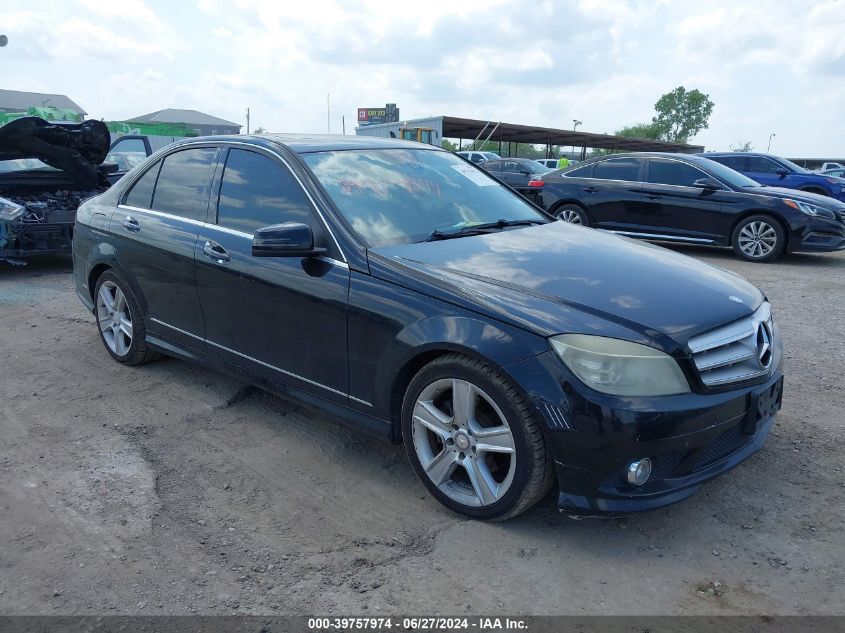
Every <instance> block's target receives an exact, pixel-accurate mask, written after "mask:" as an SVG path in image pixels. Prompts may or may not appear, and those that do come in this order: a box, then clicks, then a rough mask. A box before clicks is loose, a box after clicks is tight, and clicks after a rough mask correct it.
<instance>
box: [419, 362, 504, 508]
mask: <svg viewBox="0 0 845 633" xmlns="http://www.w3.org/2000/svg"><path fill="white" fill-rule="evenodd" d="M413 415H414V417H413V442H414V450H415V451H416V454H417V457H418V459H419V461H420V464H421V465H422V467H423V470H424V471H425V473H426V475H427V476H428V478H429V479H430V480H431V482H432V483H433V484H434V485H435V486H437V487H438V488H439V489H440V490H441V491H442V492H443V494H445V495H446V496H448V497H449V498H451V499H453V500H455V501H457V502H458V503H460V504H462V505H466V506H473V507H478V506H489V505H492V504H493V503H495V502H496V501H498V500H499V499H501V498H502V497H503V496H504V494H505V493H506V492H507V491H508V490H509V489H510V487H511V484H512V483H513V475H514V470H515V467H516V455H515V453H516V446H515V444H514V439H513V434H512V433H511V430H510V427H509V426H508V423H507V420H505V416H504V414H503V413H502V412H501V410H500V409H499V407H497V406H496V404H495V403H494V402H493V400H492V399H491V398H490V396H488V395H487V394H486V393H485V392H484V391H483V390H482V389H480V388H479V387H477V386H475V385H474V384H472V383H470V382H467V381H466V380H459V379H457V378H453V379H451V380H450V379H447V378H443V379H440V380H436V381H434V382H433V383H431V384H429V385H428V386H427V387H426V388H425V389H423V391H422V393H420V395H419V396H418V397H417V401H416V404H415V405H414V414H413Z"/></svg>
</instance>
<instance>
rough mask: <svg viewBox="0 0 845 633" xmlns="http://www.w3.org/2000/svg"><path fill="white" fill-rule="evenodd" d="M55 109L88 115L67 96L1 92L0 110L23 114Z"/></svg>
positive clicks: (14, 91)
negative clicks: (28, 111)
mask: <svg viewBox="0 0 845 633" xmlns="http://www.w3.org/2000/svg"><path fill="white" fill-rule="evenodd" d="M47 106H49V107H54V108H61V109H63V110H72V111H73V112H76V113H77V114H81V115H86V114H88V113H87V112H86V111H85V110H83V109H82V108H80V107H79V105H78V104H76V103H74V102H73V101H72V100H71V99H70V98H69V97H67V96H65V95H56V94H50V93H46V92H22V91H20V90H0V110H11V111H13V112H22V111H24V110H26V109H27V108H41V107H47Z"/></svg>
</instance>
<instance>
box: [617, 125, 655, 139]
mask: <svg viewBox="0 0 845 633" xmlns="http://www.w3.org/2000/svg"><path fill="white" fill-rule="evenodd" d="M664 132H665V130H664V129H663V127H662V126H660V125H658V124H657V123H654V122H652V123H636V124H634V125H628V126H627V127H623V128H622V129H621V130H616V132H615V134H616V136H627V137H632V138H651V139H660V138H663V134H664Z"/></svg>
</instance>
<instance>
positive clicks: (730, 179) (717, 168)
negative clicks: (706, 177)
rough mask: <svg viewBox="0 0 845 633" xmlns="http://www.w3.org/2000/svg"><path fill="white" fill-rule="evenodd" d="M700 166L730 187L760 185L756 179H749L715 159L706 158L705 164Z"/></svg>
mask: <svg viewBox="0 0 845 633" xmlns="http://www.w3.org/2000/svg"><path fill="white" fill-rule="evenodd" d="M702 167H706V168H707V169H708V170H709V171H710V173H711V174H713V175H714V176H716V178H718V179H719V180H721V181H722V182H726V183H728V184H729V185H730V186H731V187H737V188H740V189H741V188H744V187H762V186H763V185H761V184H760V183H759V182H757V181H756V180H751V178H749V177H748V176H744V175H743V174H741V173H739V172H738V171H734V170H733V169H731V168H730V167H728V166H726V165H723V164H722V163H717V162H716V161H715V160H710V159H709V158H708V159H707V164H706V165H702Z"/></svg>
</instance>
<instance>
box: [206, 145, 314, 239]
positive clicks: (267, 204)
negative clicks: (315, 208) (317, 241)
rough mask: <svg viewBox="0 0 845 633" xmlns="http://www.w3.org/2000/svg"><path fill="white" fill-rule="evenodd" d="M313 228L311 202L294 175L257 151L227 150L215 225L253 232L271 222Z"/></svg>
mask: <svg viewBox="0 0 845 633" xmlns="http://www.w3.org/2000/svg"><path fill="white" fill-rule="evenodd" d="M283 222H303V223H305V224H308V225H309V226H311V227H312V228H313V227H314V223H313V215H312V213H311V204H310V202H309V201H308V197H307V195H306V193H305V191H304V190H303V189H302V186H301V185H300V184H299V183H298V182H297V180H296V178H294V176H293V174H291V172H290V171H289V170H288V169H287V167H283V166H282V165H280V164H279V163H277V162H276V161H274V160H273V159H271V158H270V157H268V156H265V155H263V154H259V153H258V152H250V151H247V150H241V149H230V150H229V156H228V158H227V159H226V167H225V169H224V170H223V180H222V182H221V184H220V201H219V203H218V206H217V224H219V225H220V226H224V227H227V228H230V229H235V230H237V231H242V232H244V233H250V234H252V233H254V232H255V230H256V229H260V228H262V227H265V226H270V225H272V224H281V223H283Z"/></svg>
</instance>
